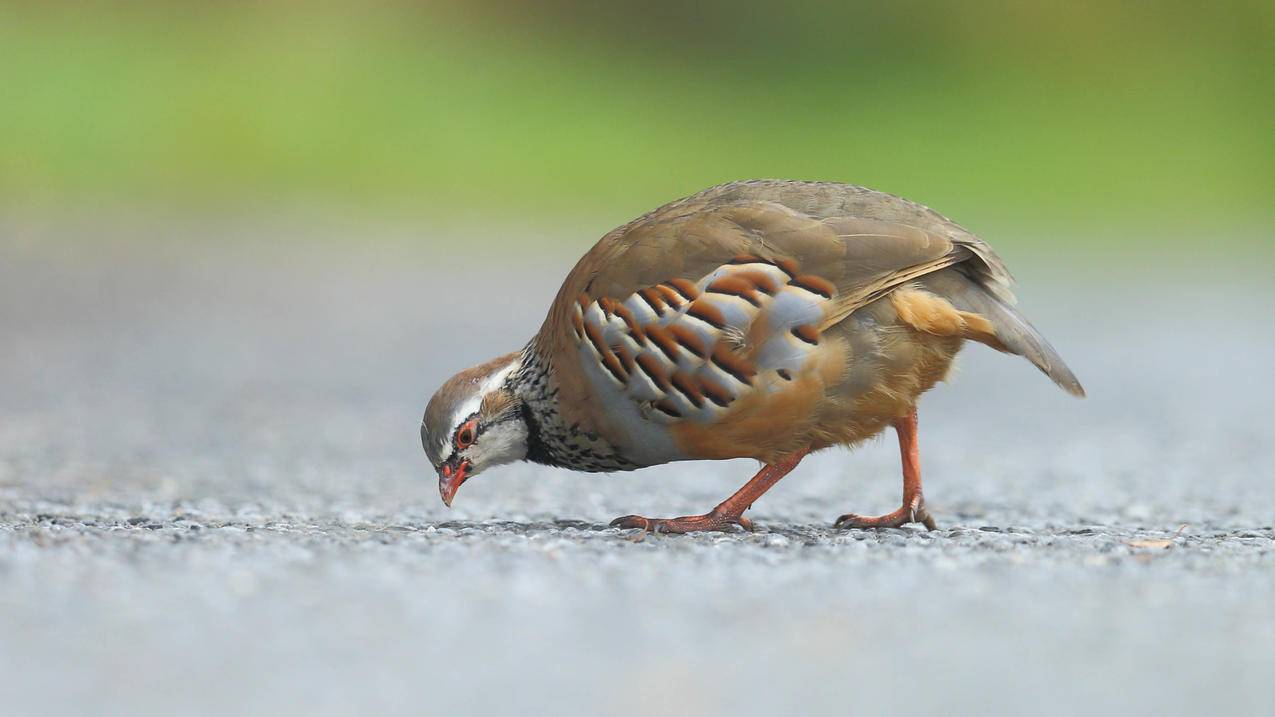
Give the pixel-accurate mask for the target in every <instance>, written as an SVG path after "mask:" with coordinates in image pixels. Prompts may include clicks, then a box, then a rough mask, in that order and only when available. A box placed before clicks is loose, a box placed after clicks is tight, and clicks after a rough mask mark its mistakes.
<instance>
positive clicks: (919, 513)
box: [832, 493, 938, 530]
mask: <svg viewBox="0 0 1275 717" xmlns="http://www.w3.org/2000/svg"><path fill="white" fill-rule="evenodd" d="M908 523H920V524H922V525H924V526H925V529H926V530H935V529H937V528H938V524H937V523H935V522H934V518H933V517H931V516H930V511H928V510H926V509H925V498H924V497H923V496H922V495H921V494H920V493H918V494H916V496H914V497H913V498H912V500H910V501H908V502H907V503H906V504H905V505H904V506H903V507H901V508H899V509H898V510H895V511H893V512H890V513H886V514H885V515H878V516H876V517H875V518H869V517H867V516H863V515H856V514H854V513H846V514H845V515H843V516H841V517H840V518H837V522H835V523H833V524H832V525H833V527H835V528H843V529H844V528H898V527H899V526H902V525H907V524H908Z"/></svg>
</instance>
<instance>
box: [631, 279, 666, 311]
mask: <svg viewBox="0 0 1275 717" xmlns="http://www.w3.org/2000/svg"><path fill="white" fill-rule="evenodd" d="M638 296H640V297H642V300H643V301H645V302H646V305H647V306H650V307H651V310H652V311H654V312H655V314H656V316H663V315H664V311H665V309H667V308H668V304H667V303H666V302H665V301H664V295H663V294H661V293H660V292H659V291H657V290H656V289H655V287H653V286H648V287H646V288H645V289H639V290H638Z"/></svg>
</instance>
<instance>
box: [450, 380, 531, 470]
mask: <svg viewBox="0 0 1275 717" xmlns="http://www.w3.org/2000/svg"><path fill="white" fill-rule="evenodd" d="M521 365H522V361H513V362H511V363H510V364H509V365H508V366H505V367H504V368H502V369H501V370H499V371H497V372H496V373H493V374H491V375H490V376H488V377H487V378H486V379H484V380H483V382H482V383H481V384H479V386H478V390H477V391H476V392H475V393H474V395H472V396H470V397H469V398H467V399H465V401H464V402H462V403H461V404H460V405H458V406H457V407H456V410H455V411H453V412H452V421H451V430H450V431H448V432H447V435H446V436H443V442H442V446H441V450H439V452H438V455H439V456H440V457H441V458H442V460H443V462H444V463H446V462H447V461H448V459H450V458H451V457H452V452H453V449H454V448H455V444H454V443H452V436H454V435H456V429H457V428H459V427H460V425H461V424H462V423H464V422H465V421H468V420H469V417H470V416H472V415H474V414H475V413H478V407H479V406H481V405H482V402H483V396H486V395H487V394H488V393H490V392H491V391H494V390H496V389H498V388H500V387H501V386H503V385H505V380H506V379H507V378H509V375H510V374H511V373H513V372H514V371H516V370H518V367H519V366H521Z"/></svg>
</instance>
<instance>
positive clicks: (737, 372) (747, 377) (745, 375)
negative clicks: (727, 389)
mask: <svg viewBox="0 0 1275 717" xmlns="http://www.w3.org/2000/svg"><path fill="white" fill-rule="evenodd" d="M712 361H713V363H714V364H716V365H717V367H718V368H720V369H721V370H723V371H725V372H726V373H728V374H730V375H731V376H734V377H735V380H737V381H739V382H740V383H744V384H747V385H749V386H751V385H753V377H755V376H756V375H757V367H756V366H754V365H753V364H752V362H751V361H748V360H747V359H745V358H743V357H742V356H740V355H739V354H736V353H735V352H734V351H731V350H730V349H729V348H727V347H726V346H725V345H724V344H721V343H719V344H717V345H716V346H714V347H713V358H712Z"/></svg>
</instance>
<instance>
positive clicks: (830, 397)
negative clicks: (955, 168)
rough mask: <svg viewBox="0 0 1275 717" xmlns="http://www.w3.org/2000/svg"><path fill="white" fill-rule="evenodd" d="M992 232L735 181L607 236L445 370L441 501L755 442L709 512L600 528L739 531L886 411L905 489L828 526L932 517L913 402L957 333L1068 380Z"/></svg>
mask: <svg viewBox="0 0 1275 717" xmlns="http://www.w3.org/2000/svg"><path fill="white" fill-rule="evenodd" d="M1011 282H1012V278H1011V277H1010V274H1009V271H1008V270H1007V269H1006V267H1005V265H1004V263H1003V262H1002V261H1001V260H1000V258H999V257H998V256H997V255H996V253H995V252H994V251H992V248H991V247H990V246H988V245H987V244H986V243H984V242H983V241H982V240H980V239H979V238H977V237H975V236H974V235H973V234H970V233H969V232H968V231H966V230H965V229H963V228H961V227H960V226H958V225H956V224H955V223H953V222H952V221H950V220H948V219H947V218H945V217H943V216H942V215H940V214H938V213H937V212H935V211H933V210H931V209H929V208H927V207H924V206H922V205H920V204H916V203H914V202H911V201H908V200H906V199H902V198H900V197H896V196H893V195H890V194H885V193H882V192H876V191H873V190H870V189H865V188H863V187H857V186H851V185H845V184H835V183H824V182H796V181H781V180H754V181H745V182H734V183H731V184H723V185H720V186H716V187H712V188H709V189H706V190H704V191H702V192H700V193H698V194H695V195H693V196H690V197H687V198H685V199H681V200H678V201H675V202H672V203H670V204H667V205H665V206H663V207H660V208H659V209H656V210H654V211H652V212H650V213H648V214H646V215H644V216H642V217H639V218H637V219H635V220H633V221H631V222H629V223H628V224H625V225H624V226H622V227H619V228H617V229H615V230H614V231H612V232H610V233H609V234H607V235H606V236H604V237H602V239H601V241H599V242H598V243H597V245H595V246H594V247H593V249H591V250H590V251H589V252H588V253H587V254H585V255H584V257H583V258H581V259H580V261H579V262H578V263H577V264H576V266H575V268H574V269H572V271H571V273H570V274H569V275H568V276H567V279H566V281H565V282H564V283H563V285H562V288H561V289H560V290H559V291H558V295H557V298H555V299H554V302H553V305H552V306H550V307H549V315H548V317H547V318H546V319H545V322H544V325H543V326H541V328H540V331H539V333H537V334H536V335H535V336H534V337H532V339H531V341H530V342H528V343H527V345H526V346H525V347H523V349H522V350H521V351H515V352H514V353H510V354H507V355H505V356H501V357H499V358H495V359H492V360H491V361H488V362H487V363H484V364H482V365H480V366H475V367H473V368H470V369H467V370H465V371H462V372H460V373H459V374H457V375H456V376H454V377H452V378H451V379H450V380H448V381H447V382H446V383H445V384H443V386H442V388H440V389H439V390H438V392H437V393H435V394H434V396H433V398H432V399H430V402H429V405H428V407H427V408H426V409H425V418H424V421H423V422H422V424H421V441H422V443H423V444H424V447H425V452H426V453H427V454H428V456H429V459H430V462H431V463H432V464H433V466H434V468H435V469H436V470H437V471H438V490H439V493H440V494H441V495H442V498H443V502H444V503H446V504H447V505H448V506H450V505H451V503H452V500H453V498H455V496H456V491H457V489H459V488H460V486H461V484H462V483H464V482H465V481H466V480H468V479H470V478H472V477H473V476H475V475H477V474H478V473H480V472H481V471H484V470H486V469H488V468H491V467H492V466H497V465H501V464H504V463H510V462H513V461H518V460H528V461H534V462H536V463H543V464H546V465H552V466H561V467H564V468H570V469H573V470H578V471H591V472H606V471H627V470H634V469H637V468H643V467H646V466H653V465H658V464H661V463H669V462H672V461H686V460H703V459H729V458H754V459H756V460H758V461H760V462H761V463H762V468H761V470H760V471H759V472H758V473H757V474H756V475H755V476H753V478H752V479H751V480H749V481H748V483H747V484H745V485H744V487H742V488H740V489H739V491H738V492H736V493H735V494H734V495H732V496H731V497H729V498H727V499H726V500H724V501H723V502H722V503H721V504H719V505H718V506H717V507H715V508H713V509H712V510H711V511H709V512H708V513H705V514H704V515H695V516H684V517H680V518H644V517H641V516H636V515H630V516H625V517H622V518H618V519H616V520H615V521H614V522H613V523H612V525H615V526H620V527H624V528H642V529H645V530H653V531H657V532H669V533H683V532H689V531H697V530H726V529H733V528H734V526H742V527H744V528H751V525H752V524H751V522H750V521H749V520H748V519H747V518H745V517H744V515H743V514H744V511H745V510H747V509H748V508H749V507H751V506H752V504H753V502H754V501H756V500H757V499H758V498H759V497H761V495H762V494H763V493H765V492H766V491H767V490H769V489H770V487H771V486H773V485H774V484H775V483H777V482H778V481H779V479H781V478H783V477H784V476H785V475H787V474H788V473H789V472H790V471H792V469H793V468H795V467H796V466H797V464H798V463H800V462H801V460H802V458H804V457H805V456H806V455H807V454H809V453H810V452H812V451H818V450H821V449H824V448H828V447H830V446H838V445H844V446H849V445H854V444H856V443H859V442H861V441H864V440H866V439H868V438H871V437H873V436H875V435H877V434H878V433H880V432H881V431H883V430H884V429H885V428H886V426H893V427H894V430H895V432H896V433H897V434H898V438H899V448H900V452H901V453H902V460H903V504H902V506H901V507H899V509H897V510H895V511H893V512H891V513H888V514H886V515H881V516H877V517H865V516H861V515H856V514H847V515H843V516H841V517H840V518H838V519H837V521H836V525H837V526H838V527H847V528H867V527H897V526H900V525H903V524H905V523H912V522H919V523H922V524H924V525H925V526H926V527H928V528H931V529H932V528H934V526H935V523H934V519H933V518H932V517H931V516H930V514H929V512H928V511H927V510H926V507H925V500H924V497H923V496H922V493H921V472H920V461H919V457H918V452H917V418H916V403H917V399H918V398H919V397H920V395H921V394H922V393H924V392H925V391H927V390H929V389H930V388H931V387H932V386H933V385H934V384H935V383H936V382H938V381H939V380H941V379H943V377H944V376H945V375H946V374H947V371H948V368H949V367H950V366H951V364H952V359H953V358H954V357H955V356H956V353H957V351H959V350H960V348H961V346H962V344H964V342H965V341H966V340H971V341H976V342H978V343H981V344H984V345H986V346H990V347H992V348H994V349H996V350H998V351H1003V352H1007V353H1012V354H1017V355H1019V356H1022V357H1024V358H1026V359H1027V360H1028V361H1031V362H1032V363H1033V364H1035V365H1036V367H1037V368H1039V369H1040V370H1041V371H1042V372H1044V373H1045V374H1046V375H1047V376H1049V377H1050V378H1051V379H1053V381H1054V382H1055V383H1057V384H1058V385H1059V386H1060V387H1062V388H1063V390H1065V391H1067V392H1068V393H1071V394H1073V395H1076V396H1083V395H1084V389H1083V388H1082V387H1081V385H1080V382H1079V381H1077V380H1076V377H1075V376H1074V375H1073V374H1072V372H1071V370H1070V369H1068V368H1067V366H1066V364H1064V363H1063V360H1062V358H1061V357H1059V355H1058V353H1057V352H1056V351H1054V349H1053V347H1051V346H1050V345H1049V343H1048V342H1047V341H1046V340H1045V339H1044V337H1042V336H1041V335H1040V333H1039V332H1037V331H1036V329H1035V328H1033V327H1032V325H1031V324H1029V323H1028V322H1027V320H1026V319H1025V318H1024V317H1023V315H1022V314H1020V313H1019V312H1018V311H1017V310H1016V309H1015V308H1014V303H1015V299H1014V296H1013V294H1012V293H1011V292H1010V288H1009V287H1010V284H1011Z"/></svg>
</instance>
